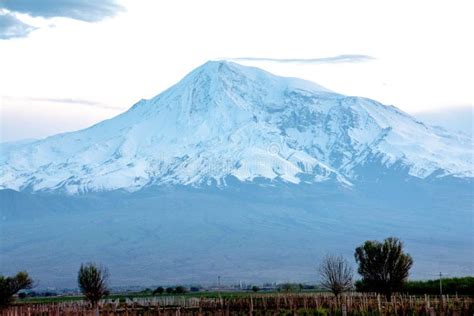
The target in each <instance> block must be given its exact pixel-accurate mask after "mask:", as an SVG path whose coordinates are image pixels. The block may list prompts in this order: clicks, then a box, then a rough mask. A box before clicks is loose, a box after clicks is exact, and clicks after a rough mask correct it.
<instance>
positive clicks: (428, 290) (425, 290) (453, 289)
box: [403, 277, 474, 295]
mask: <svg viewBox="0 0 474 316" xmlns="http://www.w3.org/2000/svg"><path fill="white" fill-rule="evenodd" d="M442 284H443V294H452V295H454V294H459V295H474V277H463V278H449V279H442ZM403 292H404V293H408V294H413V295H422V294H433V295H437V294H439V279H437V280H427V281H408V282H407V283H405V285H404V286H403Z"/></svg>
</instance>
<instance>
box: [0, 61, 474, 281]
mask: <svg viewBox="0 0 474 316" xmlns="http://www.w3.org/2000/svg"><path fill="white" fill-rule="evenodd" d="M473 159H474V146H473V140H472V137H470V136H469V135H465V134H458V133H453V132H448V131H446V130H444V129H442V128H439V127H434V126H430V125H429V124H425V123H423V122H422V121H420V120H418V119H416V118H413V117H412V116H410V115H408V114H406V113H404V112H403V111H401V110H399V109H397V108H396V107H394V106H390V105H383V104H381V103H379V102H377V101H374V100H371V99H368V98H363V97H357V96H346V95H343V94H339V93H336V92H334V91H331V90H329V89H327V88H325V87H322V86H320V85H317V84H315V83H312V82H308V81H305V80H301V79H297V78H287V77H280V76H275V75H273V74H270V73H268V72H266V71H264V70H261V69H258V68H254V67H247V66H243V65H239V64H236V63H232V62H227V61H210V62H207V63H205V64H204V65H202V66H200V67H198V68H196V69H195V70H193V71H192V72H191V73H189V74H188V75H187V76H186V77H185V78H183V79H182V80H181V81H180V82H178V83H177V84H176V85H174V86H172V87H170V88H169V89H168V90H166V91H164V92H162V93H160V94H159V95H157V96H156V97H154V98H151V99H149V100H141V101H139V102H138V103H136V104H135V105H133V106H132V107H131V108H130V109H129V110H128V111H125V112H124V113H122V114H120V115H118V116H116V117H114V118H112V119H109V120H106V121H103V122H100V123H98V124H96V125H93V126H91V127H89V128H87V129H84V130H80V131H76V132H71V133H64V134H59V135H55V136H51V137H48V138H45V139H41V140H31V141H24V142H17V143H4V144H0V240H1V242H0V273H1V274H12V273H14V272H16V271H17V270H18V269H26V270H28V271H29V272H30V273H31V274H32V275H33V277H34V278H35V279H37V280H38V282H39V284H40V285H41V286H43V287H47V286H55V287H73V286H75V276H76V273H77V269H78V267H79V265H80V263H81V262H88V261H95V262H100V263H103V264H105V265H106V266H108V267H109V269H110V272H111V276H112V278H111V281H112V284H113V285H143V286H153V285H159V284H161V285H166V284H169V285H175V284H180V283H185V284H197V283H201V284H202V283H208V284H209V283H212V282H214V281H213V280H215V279H216V278H217V276H218V275H219V276H221V277H222V281H223V282H225V283H227V284H229V283H238V282H239V281H245V282H247V283H258V282H286V281H298V282H312V283H314V282H317V273H316V266H317V264H318V261H319V260H320V259H321V258H322V256H324V255H325V254H326V253H328V252H329V253H337V254H343V255H344V256H346V257H347V258H348V259H349V260H350V261H351V257H352V256H353V251H354V248H355V247H356V246H358V245H359V244H361V243H362V242H363V241H365V240H368V239H379V240H380V239H383V238H385V237H388V236H397V237H400V238H401V239H402V240H403V241H404V242H405V245H406V247H407V251H408V252H409V253H410V254H412V256H413V257H414V260H415V265H414V268H413V274H412V276H413V277H415V278H432V277H434V276H435V274H437V273H439V272H440V271H441V272H443V273H449V274H451V275H466V274H474V262H473V261H472V258H473V257H474V233H473V232H474V224H473V218H474V176H473V173H474V166H473Z"/></svg>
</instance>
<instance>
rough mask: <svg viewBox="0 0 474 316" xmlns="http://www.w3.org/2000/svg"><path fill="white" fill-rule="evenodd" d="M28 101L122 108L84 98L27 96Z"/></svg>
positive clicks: (107, 108) (110, 108) (113, 108)
mask: <svg viewBox="0 0 474 316" xmlns="http://www.w3.org/2000/svg"><path fill="white" fill-rule="evenodd" d="M27 99H28V100H30V101H40V102H42V101H44V102H54V103H63V104H77V105H84V106H92V107H98V108H101V109H106V110H123V108H120V107H117V106H111V105H106V104H103V103H100V102H96V101H91V100H84V99H72V98H27Z"/></svg>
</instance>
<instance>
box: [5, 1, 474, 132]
mask: <svg viewBox="0 0 474 316" xmlns="http://www.w3.org/2000/svg"><path fill="white" fill-rule="evenodd" d="M72 2H74V1H72ZM97 3H100V4H91V1H86V0H77V1H75V2H74V4H71V1H69V0H54V1H53V0H42V1H31V0H0V102H1V103H0V105H1V112H0V114H1V117H0V119H1V133H0V141H12V140H18V139H22V138H40V137H45V136H48V135H52V134H56V133H58V132H63V131H71V130H76V129H80V128H83V127H87V126H89V125H90V124H93V123H96V122H99V121H101V120H103V119H105V118H109V117H112V116H114V115H116V114H118V113H120V112H122V111H124V110H126V109H128V108H129V107H130V106H132V105H133V104H134V103H135V102H137V101H138V100H139V99H141V98H151V97H153V96H154V95H156V94H158V93H160V92H161V91H163V90H165V89H166V88H168V87H169V86H171V85H172V84H174V83H176V82H177V81H178V80H179V79H181V78H182V77H183V76H184V75H186V74H187V73H188V72H190V71H191V70H192V69H194V68H195V67H197V66H199V65H200V64H202V63H204V62H206V61H207V60H213V59H236V60H238V62H240V63H242V64H248V65H253V66H257V67H261V68H264V69H266V70H268V71H270V72H273V73H275V74H278V75H284V76H295V77H301V78H305V79H308V80H311V81H314V82H317V83H318V84H321V85H323V86H325V87H327V88H329V89H331V90H334V91H337V92H340V93H344V94H349V95H359V96H364V97H369V98H372V99H376V100H378V101H380V102H382V103H385V104H391V105H395V106H397V107H399V108H400V109H402V110H404V111H406V112H408V113H414V114H416V113H419V112H430V111H440V109H441V110H445V109H454V108H456V107H472V106H474V79H473V76H474V62H473V57H474V44H473V42H474V41H473V38H474V36H473V30H474V19H473V18H472V16H473V12H474V4H473V2H472V1H467V0H466V1H390V2H389V1H380V0H374V1H353V0H348V1H314V0H312V1H299V0H297V1H275V0H272V1H256V0H253V1H247V0H244V1H242V0H240V1H222V0H214V1H209V0H200V1H191V0H190V1H179V0H178V1H151V0H149V1H145V0H141V1H140V0H123V1H114V0H104V1H97ZM341 55H343V56H348V57H347V58H341V57H338V56H341ZM245 58H249V59H248V60H246V59H245ZM288 59H291V60H288Z"/></svg>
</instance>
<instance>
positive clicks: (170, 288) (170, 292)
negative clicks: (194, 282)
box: [166, 287, 174, 294]
mask: <svg viewBox="0 0 474 316" xmlns="http://www.w3.org/2000/svg"><path fill="white" fill-rule="evenodd" d="M173 291H174V290H173V288H172V287H167V288H166V293H168V294H172V293H173Z"/></svg>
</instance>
